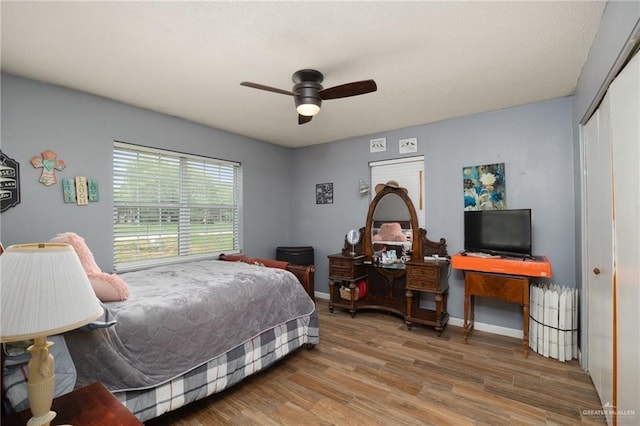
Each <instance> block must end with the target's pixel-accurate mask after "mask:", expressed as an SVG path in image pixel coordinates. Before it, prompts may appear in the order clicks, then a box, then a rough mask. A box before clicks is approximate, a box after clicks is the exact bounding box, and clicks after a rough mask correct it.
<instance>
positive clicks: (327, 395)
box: [146, 299, 603, 426]
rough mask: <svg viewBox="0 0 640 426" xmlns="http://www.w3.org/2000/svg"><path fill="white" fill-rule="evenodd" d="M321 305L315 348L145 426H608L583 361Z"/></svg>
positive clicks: (450, 329) (477, 335)
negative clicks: (585, 425)
mask: <svg viewBox="0 0 640 426" xmlns="http://www.w3.org/2000/svg"><path fill="white" fill-rule="evenodd" d="M317 305H318V311H319V315H320V344H319V345H317V346H316V347H315V348H314V349H312V350H304V349H303V350H300V351H297V352H295V353H293V354H291V355H290V356H288V357H287V358H285V359H284V360H282V361H280V362H279V363H277V364H276V365H274V366H272V367H271V368H270V369H268V370H267V371H265V372H262V373H259V374H257V375H256V376H253V377H252V378H249V379H248V380H246V381H244V382H243V383H240V384H239V385H237V386H235V387H232V388H231V389H228V390H227V391H225V392H222V393H221V394H218V395H213V396H211V397H209V398H207V399H205V400H202V401H198V402H196V403H193V404H191V405H188V406H186V407H183V408H182V409H179V410H177V411H175V412H173V413H168V414H166V415H164V416H163V417H160V418H158V419H154V420H152V421H149V422H147V423H146V425H147V426H164V425H177V426H201V425H222V424H225V425H229V424H230V425H385V426H387V425H429V424H433V425H456V426H458V425H492V426H495V425H512V424H526V425H538V424H558V425H573V424H577V423H592V424H598V425H602V424H603V423H602V419H601V418H595V417H594V416H583V415H582V413H583V410H597V409H599V408H601V404H600V402H599V400H598V398H597V395H596V391H595V389H594V386H593V384H592V382H591V379H590V378H589V376H588V374H587V373H586V372H584V371H583V370H582V369H581V368H580V365H579V364H578V362H577V361H576V360H574V361H571V362H568V363H561V362H559V361H557V360H553V359H548V358H544V357H543V356H540V355H538V354H535V353H533V352H530V353H529V358H524V357H523V355H522V341H521V340H519V339H514V338H510V337H503V336H497V335H494V334H489V333H483V332H479V331H475V332H474V334H473V335H472V336H471V337H470V338H469V343H468V344H467V345H465V344H463V341H462V328H460V327H454V326H451V325H448V326H447V327H446V329H445V331H444V333H443V334H442V336H441V337H437V336H436V333H435V331H434V330H433V329H432V328H430V327H422V326H414V327H413V329H412V330H411V331H408V330H407V329H406V326H405V325H404V321H403V320H402V319H401V318H400V317H397V316H394V315H388V314H385V313H378V312H369V311H365V312H358V313H357V314H356V316H355V318H351V317H350V316H349V314H348V313H347V312H345V311H342V310H336V311H335V312H334V313H333V314H331V313H329V310H328V308H327V301H326V300H321V299H320V300H318V303H317Z"/></svg>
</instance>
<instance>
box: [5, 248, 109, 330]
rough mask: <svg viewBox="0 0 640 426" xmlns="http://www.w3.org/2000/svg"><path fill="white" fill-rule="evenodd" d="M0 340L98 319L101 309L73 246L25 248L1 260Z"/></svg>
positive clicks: (6, 255)
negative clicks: (0, 308) (0, 309)
mask: <svg viewBox="0 0 640 426" xmlns="http://www.w3.org/2000/svg"><path fill="white" fill-rule="evenodd" d="M0 290H1V292H0V296H1V298H0V302H1V306H2V311H1V312H0V315H1V321H0V341H3V342H13V341H20V340H27V339H32V338H35V337H42V336H50V335H54V334H59V333H63V332H65V331H70V330H73V329H76V328H78V327H81V326H83V325H86V324H88V323H90V322H91V321H93V320H95V319H96V318H98V317H99V316H100V315H101V314H102V312H103V309H102V306H101V305H100V302H99V301H98V298H97V297H96V295H95V292H94V291H93V288H92V287H91V282H90V281H89V278H88V277H87V274H86V272H85V271H84V269H83V268H82V264H81V263H80V259H79V258H78V255H77V254H76V252H75V251H74V249H73V248H72V247H71V246H70V245H68V244H51V243H39V244H21V245H14V246H10V247H8V248H7V249H6V250H5V252H4V253H3V254H2V256H0Z"/></svg>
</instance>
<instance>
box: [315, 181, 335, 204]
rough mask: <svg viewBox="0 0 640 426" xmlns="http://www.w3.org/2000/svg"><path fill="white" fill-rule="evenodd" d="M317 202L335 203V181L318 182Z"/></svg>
mask: <svg viewBox="0 0 640 426" xmlns="http://www.w3.org/2000/svg"><path fill="white" fill-rule="evenodd" d="M316 204H333V183H317V184H316Z"/></svg>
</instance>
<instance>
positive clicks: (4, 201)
mask: <svg viewBox="0 0 640 426" xmlns="http://www.w3.org/2000/svg"><path fill="white" fill-rule="evenodd" d="M19 203H20V164H18V162H17V161H16V160H14V159H12V158H9V157H7V156H6V155H5V154H4V153H3V152H2V151H0V212H3V211H6V210H7V209H9V208H11V207H13V206H16V205H18V204H19Z"/></svg>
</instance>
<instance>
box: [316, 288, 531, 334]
mask: <svg viewBox="0 0 640 426" xmlns="http://www.w3.org/2000/svg"><path fill="white" fill-rule="evenodd" d="M314 295H315V296H316V299H323V300H329V293H323V292H320V291H316V292H315V293H314ZM449 324H451V325H453V326H456V327H463V326H464V319H462V318H453V317H451V318H449ZM474 327H475V329H476V330H478V331H485V332H487V333H491V334H498V335H500V336H508V337H515V338H517V339H522V337H523V335H524V334H523V332H522V330H518V329H516V328H508V327H501V326H499V325H493V324H486V323H482V322H477V321H476V323H475V326H474Z"/></svg>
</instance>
